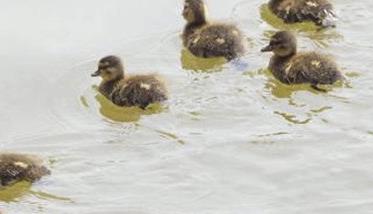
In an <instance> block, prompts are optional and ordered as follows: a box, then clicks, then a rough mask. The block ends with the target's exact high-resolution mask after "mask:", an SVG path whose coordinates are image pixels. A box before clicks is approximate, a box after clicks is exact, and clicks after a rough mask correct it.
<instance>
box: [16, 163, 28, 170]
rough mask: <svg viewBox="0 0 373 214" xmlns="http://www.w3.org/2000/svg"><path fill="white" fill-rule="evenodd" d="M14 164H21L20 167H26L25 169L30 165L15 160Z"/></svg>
mask: <svg viewBox="0 0 373 214" xmlns="http://www.w3.org/2000/svg"><path fill="white" fill-rule="evenodd" d="M13 165H14V166H19V167H21V168H24V169H26V168H27V167H28V165H27V164H25V163H23V162H14V163H13Z"/></svg>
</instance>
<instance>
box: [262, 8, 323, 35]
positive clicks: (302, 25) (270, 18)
mask: <svg viewBox="0 0 373 214" xmlns="http://www.w3.org/2000/svg"><path fill="white" fill-rule="evenodd" d="M260 17H261V18H262V19H263V20H264V21H265V22H267V23H268V24H269V25H271V26H272V27H274V28H277V29H282V30H295V29H296V30H301V31H316V30H318V29H319V27H318V26H317V25H315V24H314V23H313V22H311V21H307V22H299V23H294V24H286V23H285V22H284V21H283V20H282V19H280V18H278V17H277V16H276V15H275V14H274V13H272V11H271V10H270V9H269V7H268V5H267V4H263V5H262V6H261V7H260Z"/></svg>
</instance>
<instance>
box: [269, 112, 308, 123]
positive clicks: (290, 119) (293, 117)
mask: <svg viewBox="0 0 373 214" xmlns="http://www.w3.org/2000/svg"><path fill="white" fill-rule="evenodd" d="M274 113H275V114H277V115H280V116H282V117H283V118H284V119H285V120H286V121H288V122H290V123H292V124H297V125H304V124H307V123H309V122H310V121H311V120H312V118H311V117H309V118H306V119H304V120H299V119H297V116H296V115H293V114H290V113H286V112H279V111H275V112H274Z"/></svg>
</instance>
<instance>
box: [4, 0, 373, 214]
mask: <svg viewBox="0 0 373 214" xmlns="http://www.w3.org/2000/svg"><path fill="white" fill-rule="evenodd" d="M207 3H208V6H209V12H210V17H211V18H212V19H216V20H221V19H230V20H232V21H234V22H236V23H238V25H239V26H240V27H241V28H242V29H243V30H244V31H245V33H246V34H247V36H248V37H249V41H250V52H249V53H248V55H247V56H245V57H244V58H242V59H240V61H239V62H233V63H228V64H222V62H221V60H220V59H214V60H212V61H198V60H196V59H194V58H193V57H192V56H190V54H189V53H188V52H185V51H181V50H182V46H181V41H180V32H181V31H182V28H183V25H184V21H183V19H182V17H181V15H180V14H181V9H182V1H181V0H179V1H174V0H158V1H149V0H138V1H136V2H134V1H129V0H124V1H123V0H121V1H120V0H108V1H105V2H104V1H98V0H93V1H92V0H90V1H88V0H81V1H73V0H67V1H49V0H35V1H19V0H15V1H7V2H6V3H5V4H2V6H1V9H0V26H1V29H0V47H1V50H0V57H1V59H2V60H1V62H2V63H1V77H0V100H1V102H0V149H1V151H13V152H23V153H33V154H38V155H40V156H42V157H44V158H45V159H46V160H47V161H48V165H49V167H50V168H51V169H52V171H53V173H52V175H51V176H49V177H45V178H44V179H42V180H41V181H40V182H37V183H35V184H34V185H32V186H31V185H29V184H27V183H19V184H17V185H14V186H12V187H9V188H7V189H3V190H1V191H0V210H1V211H2V212H4V213H17V214H31V213H32V214H34V213H35V214H39V213H45V214H52V213H53V214H59V213H61V214H65V213H79V214H83V213H87V214H93V213H110V214H119V213H121V214H122V213H125V214H153V213H162V214H189V213H203V214H210V213H211V214H216V213H218V214H231V213H258V214H277V213H281V214H282V213H283V214H289V213H302V214H304V213H310V214H314V213H325V214H329V213H339V214H342V213H346V214H350V213H359V214H365V213H371V212H372V211H371V210H373V167H372V166H373V122H372V119H373V116H372V115H373V108H372V106H373V84H372V82H373V72H372V68H373V55H372V52H373V44H372V38H373V30H372V28H371V26H372V25H373V12H372V11H371V8H373V2H372V1H371V0H363V1H351V0H334V1H333V3H334V4H335V8H336V11H337V12H338V14H339V17H340V19H339V22H338V27H337V28H336V29H330V30H326V31H319V30H317V29H315V27H314V26H313V25H311V24H305V25H295V26H286V25H283V24H282V23H281V22H279V20H277V19H276V18H274V17H273V16H272V15H271V14H270V13H268V11H267V9H266V7H265V6H263V4H264V3H265V1H262V0H247V1H239V0H231V1H224V0H215V1H213V0H208V1H207ZM273 25H275V26H277V28H275V26H273ZM277 29H290V30H293V31H295V32H296V34H297V36H298V40H299V47H300V49H302V50H317V51H320V52H324V53H329V54H332V55H333V56H334V58H335V59H336V61H337V62H338V64H339V65H340V67H341V68H342V70H343V72H344V74H345V75H346V77H347V81H346V82H344V83H340V84H337V85H336V86H334V87H333V88H332V91H331V92H329V93H327V94H323V93H318V92H316V91H314V90H311V89H310V88H309V87H308V86H296V87H290V86H285V85H282V84H280V83H279V82H278V81H276V80H274V78H273V77H272V76H271V75H270V74H269V72H268V71H267V70H266V69H265V68H266V66H267V64H268V61H269V58H270V54H262V53H260V52H259V50H260V49H261V48H262V47H263V46H264V45H266V43H267V42H268V38H269V37H270V35H271V34H272V33H273V32H275V31H276V30H277ZM107 54H117V55H119V56H121V57H123V58H124V61H125V64H126V68H127V70H128V73H131V74H136V73H141V72H153V71H155V72H158V73H159V74H161V75H163V76H164V77H165V78H166V79H167V81H168V85H169V88H170V94H171V98H170V100H169V102H168V103H167V104H166V105H165V106H152V107H151V108H150V109H148V110H147V111H145V112H142V111H140V110H138V109H134V108H132V109H131V108H130V109H121V108H116V107H115V106H112V105H111V103H109V102H108V101H107V100H105V99H104V98H103V97H102V96H100V95H98V94H97V90H96V88H97V84H98V83H99V82H98V81H99V80H98V79H93V78H91V77H90V74H91V73H92V72H93V71H94V69H95V68H96V63H97V60H98V59H99V58H100V57H103V56H105V55H107ZM223 63H224V62H223ZM1 211H0V212H1Z"/></svg>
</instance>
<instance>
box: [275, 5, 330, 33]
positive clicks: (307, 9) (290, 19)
mask: <svg viewBox="0 0 373 214" xmlns="http://www.w3.org/2000/svg"><path fill="white" fill-rule="evenodd" d="M268 7H269V9H270V10H271V11H272V12H273V13H274V14H275V15H276V16H277V17H279V18H280V19H282V20H283V21H284V22H285V23H288V24H289V23H298V22H305V21H311V22H313V23H315V24H316V25H318V26H322V27H335V25H336V24H335V22H336V15H335V12H334V11H333V5H332V4H331V3H330V2H328V1H327V0H270V1H269V3H268Z"/></svg>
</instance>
